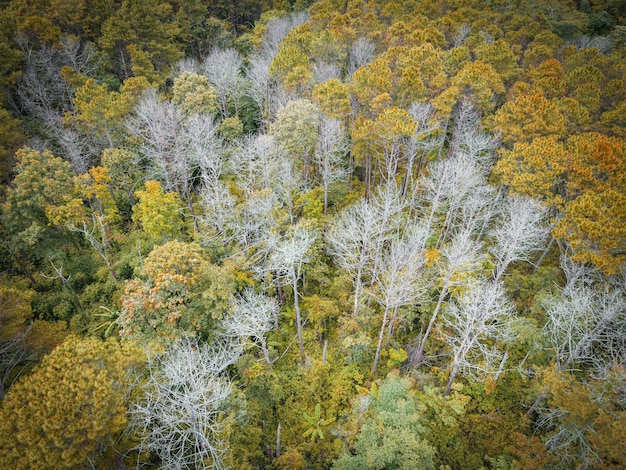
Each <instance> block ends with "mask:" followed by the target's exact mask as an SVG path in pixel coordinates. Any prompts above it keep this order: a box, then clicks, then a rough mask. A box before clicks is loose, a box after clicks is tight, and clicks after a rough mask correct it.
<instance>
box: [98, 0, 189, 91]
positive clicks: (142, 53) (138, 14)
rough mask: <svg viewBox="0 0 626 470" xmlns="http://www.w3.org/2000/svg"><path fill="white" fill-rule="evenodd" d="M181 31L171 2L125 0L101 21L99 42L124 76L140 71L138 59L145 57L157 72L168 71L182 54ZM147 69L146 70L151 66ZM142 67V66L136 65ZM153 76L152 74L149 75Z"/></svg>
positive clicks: (122, 76) (119, 72)
mask: <svg viewBox="0 0 626 470" xmlns="http://www.w3.org/2000/svg"><path fill="white" fill-rule="evenodd" d="M179 33H180V30H179V27H178V24H177V22H176V19H175V16H174V15H173V11H172V5H171V4H170V3H167V2H163V1H161V0H148V1H139V0H123V1H122V3H121V5H120V6H119V8H117V9H116V11H115V13H114V14H113V15H112V16H111V17H109V18H108V19H107V20H106V21H105V22H104V23H103V24H102V36H101V37H100V39H99V44H100V47H102V49H103V50H104V51H105V52H107V53H108V54H109V55H110V56H111V58H112V59H113V60H114V61H115V70H116V71H117V72H118V74H119V75H120V77H121V78H122V79H126V78H128V77H130V76H131V75H133V74H134V75H136V76H137V75H138V74H137V73H136V72H134V71H133V70H132V65H131V59H132V57H131V56H132V55H133V54H134V55H135V58H134V60H135V63H136V64H137V65H138V64H139V62H137V61H142V60H145V61H147V62H146V64H144V67H145V66H146V65H147V66H148V69H149V67H150V66H152V67H154V70H156V72H157V73H165V72H167V71H168V70H169V68H170V67H171V66H172V65H173V64H174V63H175V62H176V61H177V60H179V59H181V58H182V57H183V52H182V50H181V46H180V45H179V44H178V41H177V37H178V34H179ZM148 69H145V70H148ZM137 71H139V69H137ZM146 78H148V79H149V80H150V78H151V77H149V76H148V77H146Z"/></svg>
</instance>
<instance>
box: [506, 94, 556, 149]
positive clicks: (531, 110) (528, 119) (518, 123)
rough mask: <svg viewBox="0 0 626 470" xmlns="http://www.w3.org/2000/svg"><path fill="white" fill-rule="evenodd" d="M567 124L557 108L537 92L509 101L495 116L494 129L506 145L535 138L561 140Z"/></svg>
mask: <svg viewBox="0 0 626 470" xmlns="http://www.w3.org/2000/svg"><path fill="white" fill-rule="evenodd" d="M566 124H567V123H566V121H565V118H564V117H563V115H562V114H561V112H560V111H559V108H558V106H557V105H556V104H555V103H554V102H552V101H550V100H548V99H547V98H546V97H545V96H543V95H541V94H539V93H536V94H531V95H525V94H523V95H520V96H518V97H517V98H516V99H515V100H514V101H508V102H507V103H505V104H504V105H503V106H502V107H501V108H500V109H498V111H497V112H496V115H495V117H494V127H495V129H496V130H498V131H500V132H501V133H502V142H503V143H504V144H506V145H507V146H511V145H513V143H514V142H530V141H532V140H533V139H534V138H536V137H556V138H559V137H562V136H564V135H565V133H566V131H567V125H566Z"/></svg>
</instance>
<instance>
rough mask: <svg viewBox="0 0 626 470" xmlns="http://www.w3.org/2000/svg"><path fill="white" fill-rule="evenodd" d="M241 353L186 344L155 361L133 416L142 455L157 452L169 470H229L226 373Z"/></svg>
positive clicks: (230, 347)
mask: <svg viewBox="0 0 626 470" xmlns="http://www.w3.org/2000/svg"><path fill="white" fill-rule="evenodd" d="M240 354H241V345H240V343H239V342H234V343H217V344H215V345H212V346H208V345H202V344H199V343H198V342H197V341H196V340H193V339H185V340H181V341H179V342H178V343H176V344H175V345H174V346H172V347H171V348H170V349H169V350H168V351H167V352H166V353H165V354H163V355H162V356H158V357H157V358H156V359H152V360H150V361H149V364H148V371H149V377H148V380H147V381H146V382H145V384H143V385H142V386H141V394H140V398H139V400H138V401H137V402H136V403H135V404H134V405H133V406H132V408H131V409H130V413H129V414H130V424H129V428H128V431H129V432H130V433H131V434H132V435H133V436H134V437H135V438H136V439H138V440H139V442H140V443H139V445H138V446H137V450H138V451H139V453H140V454H145V453H148V454H149V453H153V454H154V455H156V456H158V458H159V459H160V460H161V464H162V465H163V468H168V469H198V468H213V469H223V468H226V466H225V464H224V456H225V454H226V452H227V450H228V442H227V441H226V436H224V432H225V431H226V429H227V427H228V425H229V420H228V418H227V417H226V416H225V414H224V413H223V409H222V407H223V404H224V401H225V400H226V399H227V398H228V396H229V395H230V393H231V389H232V387H231V384H230V382H229V381H228V379H227V378H225V377H224V375H223V372H224V370H225V369H226V368H227V367H228V366H229V365H231V364H233V363H234V362H235V361H236V360H237V359H238V358H239V356H240Z"/></svg>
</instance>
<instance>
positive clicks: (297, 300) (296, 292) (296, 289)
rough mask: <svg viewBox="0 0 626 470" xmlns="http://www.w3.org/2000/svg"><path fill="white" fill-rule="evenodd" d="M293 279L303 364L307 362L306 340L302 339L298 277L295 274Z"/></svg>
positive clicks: (294, 302) (294, 303)
mask: <svg viewBox="0 0 626 470" xmlns="http://www.w3.org/2000/svg"><path fill="white" fill-rule="evenodd" d="M292 279H293V306H294V308H295V310H296V327H297V329H298V345H299V346H300V360H301V361H302V364H304V363H305V362H306V354H305V353H304V340H303V339H302V317H301V316H300V301H299V299H298V278H297V277H296V276H295V274H294V275H293V276H292Z"/></svg>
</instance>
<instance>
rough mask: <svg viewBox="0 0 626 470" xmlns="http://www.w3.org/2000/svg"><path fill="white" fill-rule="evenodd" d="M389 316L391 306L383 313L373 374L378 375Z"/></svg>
mask: <svg viewBox="0 0 626 470" xmlns="http://www.w3.org/2000/svg"><path fill="white" fill-rule="evenodd" d="M388 316H389V308H388V307H385V313H384V315H383V324H382V325H381V327H380V333H379V334H378V346H377V347H376V356H374V366H373V367H372V375H376V371H377V370H378V361H379V360H380V350H381V349H382V347H383V337H384V336H385V327H386V326H387V319H388Z"/></svg>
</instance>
